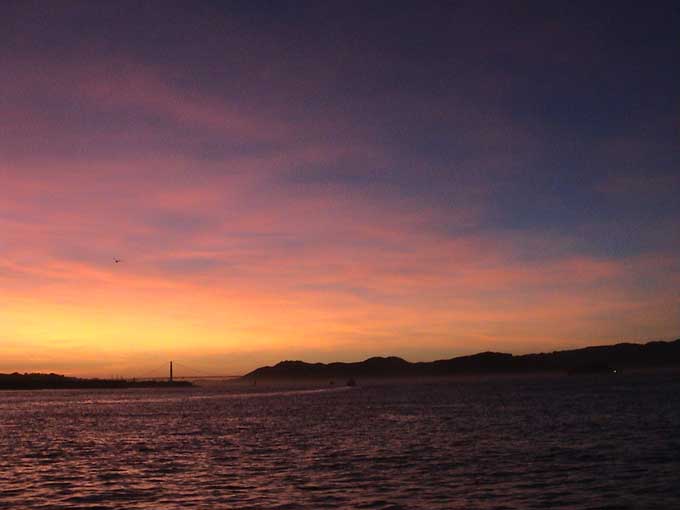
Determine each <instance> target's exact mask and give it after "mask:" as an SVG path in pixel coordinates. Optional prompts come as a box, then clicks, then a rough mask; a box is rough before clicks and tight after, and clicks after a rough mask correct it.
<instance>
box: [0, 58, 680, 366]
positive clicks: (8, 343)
mask: <svg viewBox="0 0 680 510" xmlns="http://www.w3.org/2000/svg"><path fill="white" fill-rule="evenodd" d="M120 64H121V62H120V61H118V60H116V59H113V60H111V61H106V60H105V59H103V60H101V61H97V63H96V64H94V63H92V62H90V63H87V64H82V65H81V64H78V63H74V61H69V62H64V63H63V64H60V65H57V64H55V63H54V62H48V61H46V60H44V59H41V57H39V56H33V57H31V58H26V59H17V60H15V61H14V62H12V63H10V64H8V67H10V68H11V70H12V71H13V72H12V73H10V74H12V76H13V78H12V81H8V82H7V83H6V84H5V85H4V89H3V92H4V93H5V94H6V97H7V101H6V102H5V103H3V105H1V108H2V110H0V113H1V114H2V119H3V121H2V122H3V126H4V127H5V128H7V130H6V131H7V135H6V136H5V137H4V138H3V140H2V141H0V149H1V150H2V155H3V159H2V160H0V193H1V196H0V232H1V237H0V290H1V295H0V300H1V302H0V372H4V371H14V370H18V371H22V372H23V371H55V372H62V373H68V374H74V375H98V376H108V375H111V374H121V375H137V374H140V373H142V374H143V373H144V370H146V369H147V368H148V367H150V366H156V365H158V364H159V363H160V362H163V361H164V360H170V359H176V360H179V361H182V360H184V361H185V362H186V364H187V365H193V366H196V367H198V368H200V369H201V370H204V371H205V372H216V373H243V372H245V371H248V370H251V369H253V368H256V367H257V366H260V365H263V364H270V363H275V362H276V361H278V360H280V359H285V358H289V359H290V358H298V359H305V360H307V361H331V360H357V359H362V358H366V357H369V356H374V355H398V356H402V357H404V358H406V359H409V360H413V361H416V360H430V359H436V358H445V357H453V356H456V355H462V354H470V353H475V352H479V351H484V350H494V351H504V352H512V353H526V352H534V351H546V350H555V349H561V348H569V347H577V346H583V345H590V344H602V343H613V342H617V341H644V340H652V339H670V338H673V337H677V332H678V331H680V314H678V313H677V310H678V305H679V304H680V298H679V297H678V294H677V288H678V285H679V284H680V267H679V266H678V261H677V252H674V251H673V249H671V248H669V246H671V247H673V246H675V245H674V244H673V243H677V239H676V238H677V233H675V234H674V232H676V230H677V224H674V223H673V222H672V221H666V222H659V223H658V224H655V225H654V229H649V231H643V229H641V228H639V229H638V230H634V227H631V231H634V232H635V233H636V234H640V235H641V234H645V235H646V236H648V237H647V238H645V239H647V240H645V239H643V240H640V241H638V242H637V245H636V246H632V245H633V244H634V243H630V244H631V245H630V246H629V245H625V246H624V248H620V247H619V246H618V245H617V246H616V247H615V249H610V247H609V246H606V247H605V248H601V247H599V246H597V247H595V246H594V245H595V244H597V243H596V242H595V241H599V240H600V239H599V238H602V237H606V236H607V235H609V232H610V231H611V229H612V228H613V227H612V225H614V227H615V226H616V225H615V222H613V221H612V220H611V219H607V218H604V217H598V216H595V215H593V216H589V217H587V218H580V219H579V221H580V223H578V225H577V227H576V226H574V225H573V224H572V223H569V222H568V221H564V222H562V223H561V222H560V221H561V220H560V219H559V218H557V219H551V220H552V221H553V222H554V223H550V222H549V221H548V219H546V218H543V217H540V214H537V215H536V217H533V216H531V217H530V218H529V219H528V220H527V219H526V218H524V217H522V218H520V219H518V220H516V221H515V223H514V224H511V222H510V216H512V215H513V213H515V212H516V211H514V209H513V207H515V206H516V205H517V204H520V205H521V204H522V203H524V202H526V201H530V200H532V199H536V200H538V199H539V198H541V197H539V196H538V192H535V191H534V190H533V188H532V187H531V186H533V185H534V181H532V180H530V179H529V180H528V182H529V184H526V183H525V184H524V186H525V188H524V189H520V190H517V189H515V188H514V187H513V186H514V185H515V184H514V183H515V182H520V181H521V179H522V178H523V177H524V174H523V173H522V172H527V171H526V170H523V169H522V170H521V171H520V170H517V167H518V166H519V163H518V162H517V159H518V158H522V157H523V155H530V156H527V160H528V161H529V162H528V163H525V164H526V165H527V166H528V165H529V164H530V163H531V158H532V157H533V156H531V155H534V154H537V153H540V152H541V147H543V146H548V147H549V144H548V142H547V141H546V140H543V139H540V137H539V135H537V134H536V133H534V132H533V131H530V130H528V129H527V128H526V127H525V126H524V125H523V124H522V123H520V122H517V121H514V120H513V119H512V118H510V117H508V116H503V115H500V114H499V115H498V116H496V117H494V118H493V119H489V118H487V117H485V116H483V115H481V114H479V112H477V110H475V109H474V108H468V107H466V106H465V104H466V103H465V101H461V100H458V101H453V99H452V100H451V101H450V104H449V105H448V108H450V109H451V110H452V111H449V112H448V114H447V116H446V119H449V118H450V119H460V121H458V120H457V122H460V123H462V124H464V125H465V126H466V129H467V130H466V131H464V132H461V133H460V138H461V139H463V140H464V149H465V150H462V149H461V154H463V155H461V156H460V158H459V160H453V159H452V158H449V159H446V158H443V157H441V158H439V159H437V158H436V157H435V156H436V154H435V155H432V154H430V152H427V151H425V152H427V153H426V154H424V155H423V150H421V148H420V147H417V144H416V142H417V140H416V141H414V142H413V145H414V147H413V148H412V153H409V154H407V155H406V156H405V155H404V150H405V149H404V148H403V147H401V145H400V143H399V142H398V141H390V142H386V141H385V138H387V137H386V136H385V135H383V131H387V130H391V131H389V132H391V133H399V132H400V131H399V130H400V129H408V125H407V124H408V122H407V121H405V120H401V119H399V120H396V121H395V120H389V122H388V121H385V122H386V124H385V125H384V126H382V127H376V126H372V125H371V124H370V122H366V121H365V119H364V122H362V119H361V118H358V117H357V118H354V117H353V115H354V116H357V115H358V113H356V114H352V113H346V112H345V111H344V110H342V109H338V111H337V112H336V111H332V114H329V112H327V111H323V110H320V111H312V110H311V109H310V110H309V111H307V110H294V109H292V107H289V106H288V103H287V102H286V101H281V102H280V104H279V103H277V104H278V108H275V107H273V106H272V105H271V104H268V105H267V104H265V105H262V106H260V105H259V103H258V102H257V101H252V102H249V103H246V101H245V100H243V101H241V102H239V101H236V100H235V99H230V98H229V97H227V96H225V95H224V94H222V95H221V94H220V93H219V91H216V90H214V89H211V88H210V87H207V86H206V87H205V90H203V91H198V92H197V91H195V90H194V89H191V87H189V89H187V88H186V87H187V85H186V84H184V87H185V88H182V86H180V85H178V83H183V82H182V80H180V79H178V76H181V72H180V71H177V72H176V74H172V73H170V74H168V73H165V74H164V72H163V70H161V69H154V68H153V66H145V65H140V64H138V63H136V62H135V61H134V60H133V59H130V60H129V61H125V66H124V68H125V72H124V73H119V71H118V68H119V65H120ZM46 76H48V77H49V79H46ZM310 79H311V78H310ZM319 79H322V78H319ZM285 84H286V83H285V80H282V87H283V89H285ZM320 89H323V87H317V88H314V87H312V86H311V85H310V89H309V90H308V91H307V92H308V94H309V95H312V94H314V92H315V90H320ZM296 90H297V89H296ZM199 92H200V93H199ZM272 93H273V92H272ZM266 98H267V99H270V100H271V102H272V103H273V102H274V98H273V97H272V98H270V97H269V96H267V97H266ZM408 99H409V98H408V97H406V98H405V99H404V101H403V103H400V104H401V106H403V108H404V109H405V111H406V110H407V109H408V108H415V107H416V106H417V105H418V102H417V101H412V102H411V103H409V102H408ZM454 99H455V98H454ZM458 99H460V98H458ZM43 100H44V103H45V104H44V105H43V106H35V105H40V104H42V103H40V101H43ZM292 100H293V99H290V101H292ZM34 103H35V104H34ZM54 105H58V106H54ZM414 105H415V106H414ZM388 106H389V105H388ZM60 108H61V109H60ZM286 108H290V111H288V110H286ZM310 108H311V107H310ZM62 110H65V111H67V112H68V114H64V113H63V111H62ZM435 110H437V109H436V108H432V111H435ZM287 111H288V115H286V112H287ZM386 111H387V113H386V114H385V117H386V118H390V119H391V117H389V115H388V113H390V112H392V110H391V109H389V108H387V107H386ZM428 111H429V110H428ZM406 118H410V117H408V116H407V117H406ZM413 118H416V119H417V118H419V117H418V116H417V115H414V116H413ZM432 118H433V119H435V120H437V119H438V121H441V122H444V121H446V119H443V120H442V119H439V117H437V116H436V115H433V117H432ZM433 122H434V120H433ZM10 128H11V129H10ZM381 129H382V130H383V131H381ZM414 129H415V128H414ZM447 129H448V128H447ZM421 131H423V132H424V131H425V130H419V131H417V132H414V135H413V136H416V135H418V134H419V133H421ZM445 132H447V131H446V129H444V127H442V128H441V129H440V130H439V131H438V133H445ZM409 140H410V139H409ZM425 142H427V140H425ZM451 143H453V142H451ZM424 145H427V144H426V143H424ZM634 146H635V145H634V144H632V143H626V140H621V139H620V138H617V139H615V140H610V141H608V143H603V148H598V150H601V152H603V153H606V154H607V157H612V158H614V157H620V158H622V159H627V158H628V159H630V158H631V155H630V154H627V153H625V152H624V151H625V150H626V149H628V148H630V147H634ZM432 150H434V149H432ZM630 150H632V149H630ZM470 154H472V156H470ZM409 158H410V159H409ZM440 167H442V168H444V169H445V170H446V172H450V173H451V175H453V177H449V174H447V173H446V172H445V171H444V170H442V168H440ZM454 170H455V172H454ZM456 172H457V173H456ZM535 172H536V175H539V176H541V175H542V174H541V172H543V169H542V168H540V169H538V170H535ZM441 175H445V176H446V178H443V177H441ZM435 179H440V181H441V183H440V184H438V183H437V182H435ZM447 179H448V180H447ZM430 181H432V182H430ZM535 181H536V182H539V181H540V179H539V178H538V177H537V178H536V179H535ZM639 182H641V181H640V180H639V179H638V180H636V179H635V178H634V177H631V178H629V179H625V180H621V179H616V178H612V179H608V178H607V179H605V178H603V179H602V180H601V181H600V182H598V183H597V186H596V187H593V189H589V190H588V192H589V193H597V194H598V195H597V196H598V197H600V199H601V200H602V201H603V202H605V201H606V200H610V201H611V203H613V204H614V206H616V207H618V204H620V203H630V202H634V200H632V199H631V196H632V197H634V196H635V193H637V192H638V189H640V190H642V191H641V193H642V192H644V193H647V194H649V193H656V192H658V189H660V188H662V187H668V186H669V184H668V182H671V185H672V184H673V183H676V181H675V180H671V181H667V180H659V181H658V182H657V181H654V182H651V181H650V182H647V181H645V182H646V184H647V188H644V187H643V186H639ZM655 183H656V184H655ZM659 183H660V184H659ZM652 185H655V186H657V188H658V189H657V188H654V189H652V190H651V191H650V186H652ZM438 186H439V187H441V188H442V189H444V188H446V186H448V188H446V190H445V191H446V193H444V191H442V190H440V189H438ZM503 186H505V188H504V187H503ZM517 186H519V185H517ZM461 189H464V191H460V190H461ZM655 189H656V190H657V191H654V190H655ZM435 192H441V193H440V194H439V195H437V194H436V193H435ZM574 193H575V192H574ZM507 197H511V198H513V201H510V204H511V205H507V204H504V203H502V199H503V198H507ZM527 197H529V198H527ZM617 201H620V202H617ZM513 204H514V205H513ZM614 206H613V207H614ZM578 207H580V206H579V205H576V206H574V208H575V209H578ZM546 210H548V211H552V209H551V208H550V207H546ZM619 210H620V209H619ZM570 212H571V211H570ZM569 221H572V222H573V223H575V220H573V219H570V220H569ZM607 221H609V223H607ZM522 222H524V223H522ZM542 222H543V223H542ZM546 224H547V225H548V226H546ZM517 225H520V226H517ZM626 235H632V234H628V233H626ZM674 235H675V236H676V237H673V236H674ZM586 240H589V241H588V242H586ZM644 243H648V246H647V245H645V246H644V247H645V249H637V250H635V249H632V248H636V247H637V248H639V246H642V245H644ZM654 243H656V244H654ZM638 245H639V246H638ZM657 245H658V246H659V247H658V248H655V247H656V246H657ZM631 247H632V248H631ZM617 250H618V251H617ZM619 252H621V253H619ZM624 252H625V253H624ZM115 258H120V259H122V262H121V263H120V264H116V263H114V259H115Z"/></svg>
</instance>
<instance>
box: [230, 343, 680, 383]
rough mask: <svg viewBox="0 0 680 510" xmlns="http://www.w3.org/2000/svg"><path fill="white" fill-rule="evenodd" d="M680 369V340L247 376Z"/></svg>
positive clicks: (321, 366)
mask: <svg viewBox="0 0 680 510" xmlns="http://www.w3.org/2000/svg"><path fill="white" fill-rule="evenodd" d="M669 366H680V339H678V340H675V341H673V342H649V343H647V344H631V343H622V344H616V345H605V346H597V347H585V348H583V349H574V350H569V351H556V352H550V353H541V354H525V355H521V356H513V355H512V354H504V353H499V352H483V353H480V354H474V355H472V356H461V357H458V358H452V359H445V360H438V361H430V362H418V363H409V362H408V361H405V360H403V359H401V358H397V357H394V356H391V357H388V358H380V357H377V358H369V359H367V360H365V361H360V362H356V363H328V364H326V363H305V362H303V361H282V362H280V363H278V364H277V365H275V366H273V367H262V368H258V369H257V370H254V371H252V372H250V373H249V374H247V375H245V376H244V379H247V380H276V379H279V380H282V379H319V380H321V379H326V380H333V379H335V378H338V379H341V378H347V377H356V378H359V377H361V378H385V377H435V376H447V375H458V374H493V373H497V374H513V373H515V374H521V373H532V372H567V373H570V374H579V373H613V372H616V371H617V370H621V369H635V368H654V367H669Z"/></svg>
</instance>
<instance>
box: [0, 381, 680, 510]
mask: <svg viewBox="0 0 680 510" xmlns="http://www.w3.org/2000/svg"><path fill="white" fill-rule="evenodd" d="M679 431H680V382H678V378H677V376H673V375H668V374H666V375H663V374H661V375H654V376H632V375H629V376H622V377H615V378H607V377H605V378H600V377H585V378H567V377H565V378H531V379H517V380H510V379H497V380H487V381H471V380H468V381H453V382H446V383H437V384H403V385H389V386H360V387H357V388H349V389H348V388H338V389H333V390H323V391H319V390H315V391H288V392H262V393H258V394H253V393H242V390H241V392H239V391H238V390H231V391H223V390H220V391H217V390H207V389H192V390H179V391H178V390H120V391H98V392H93V391H85V390H78V391H60V392H50V391H35V392H0V473H2V475H1V477H0V508H50V509H59V508H64V509H66V508H68V509H77V508H88V509H94V508H99V509H112V508H117V509H120V508H125V509H128V508H129V509H142V508H144V509H151V508H153V509H158V508H164V509H166V508H167V509H173V508H177V509H179V508H201V509H221V508H224V509H227V508H228V509H232V508H234V509H236V508H248V509H252V508H289V509H295V508H310V509H311V508H314V509H318V508H392V509H396V508H408V509H412V508H427V509H432V508H461V509H462V508H466V509H467V508H483V509H490V508H517V509H520V508H522V509H523V508H574V509H576V508H603V507H606V508H680V434H679Z"/></svg>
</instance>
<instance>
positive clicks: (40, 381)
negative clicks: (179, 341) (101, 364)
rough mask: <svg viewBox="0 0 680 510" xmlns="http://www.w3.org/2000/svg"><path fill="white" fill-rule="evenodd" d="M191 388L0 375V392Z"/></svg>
mask: <svg viewBox="0 0 680 510" xmlns="http://www.w3.org/2000/svg"><path fill="white" fill-rule="evenodd" d="M186 386H192V384H191V383H190V382H187V381H172V382H170V381H135V380H126V379H81V378H78V377H66V376H64V375H59V374H19V373H16V372H15V373H13V374H0V390H39V389H78V388H156V387H159V388H160V387H186Z"/></svg>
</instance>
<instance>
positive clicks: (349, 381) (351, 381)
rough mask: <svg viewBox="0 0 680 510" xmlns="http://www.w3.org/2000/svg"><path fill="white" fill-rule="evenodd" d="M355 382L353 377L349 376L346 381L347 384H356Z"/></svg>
mask: <svg viewBox="0 0 680 510" xmlns="http://www.w3.org/2000/svg"><path fill="white" fill-rule="evenodd" d="M356 385H357V382H356V381H355V380H354V378H353V377H350V378H349V380H348V381H347V386H356Z"/></svg>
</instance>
